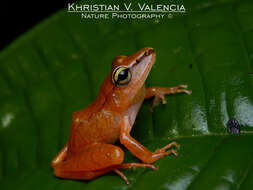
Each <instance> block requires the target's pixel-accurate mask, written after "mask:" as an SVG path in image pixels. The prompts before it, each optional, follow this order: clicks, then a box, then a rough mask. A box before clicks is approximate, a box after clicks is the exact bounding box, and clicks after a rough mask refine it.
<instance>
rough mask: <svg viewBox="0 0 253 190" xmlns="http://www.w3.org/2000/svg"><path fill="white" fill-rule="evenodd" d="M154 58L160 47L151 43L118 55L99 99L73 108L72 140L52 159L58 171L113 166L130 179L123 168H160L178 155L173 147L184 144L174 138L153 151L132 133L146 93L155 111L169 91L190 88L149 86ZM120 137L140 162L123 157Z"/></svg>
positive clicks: (74, 173)
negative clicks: (164, 159) (162, 161)
mask: <svg viewBox="0 0 253 190" xmlns="http://www.w3.org/2000/svg"><path fill="white" fill-rule="evenodd" d="M155 60H156V52H155V50H154V49H153V48H151V47H145V48H143V49H141V50H139V51H137V52H136V53H134V54H133V55H130V56H125V55H120V56H117V57H115V58H114V60H113V62H112V69H111V71H110V73H109V74H108V75H107V77H106V78H105V80H104V82H103V84H102V86H101V88H100V90H99V93H98V95H97V97H96V99H95V100H94V101H93V102H92V103H91V104H89V105H88V106H87V107H86V108H84V109H82V110H79V111H76V112H74V113H73V115H72V121H71V129H70V135H69V139H68V142H67V143H66V144H65V146H64V147H63V148H62V149H61V150H60V152H59V153H58V154H57V155H56V156H55V158H54V159H53V160H52V162H51V166H52V167H53V169H54V174H55V176H57V177H59V178H65V179H76V180H92V179H94V178H97V177H99V176H102V175H104V174H106V173H109V172H115V173H116V174H118V175H119V176H120V177H121V178H122V179H123V180H124V181H125V182H126V183H127V184H130V183H129V181H128V179H127V177H126V176H125V175H124V173H123V172H122V171H121V170H123V169H128V168H130V169H131V168H137V167H142V168H151V169H153V170H157V169H158V167H157V166H154V165H153V164H154V162H156V161H157V160H159V159H160V158H162V157H164V156H168V155H170V154H174V155H178V152H177V151H176V150H175V148H179V147H180V145H179V144H178V143H176V142H175V141H173V142H170V143H168V144H167V145H165V146H164V147H162V148H158V149H157V150H156V151H154V152H151V151H150V150H148V149H147V148H146V147H145V146H143V145H142V144H141V143H140V142H138V141H137V140H135V139H134V138H133V137H132V136H131V135H130V132H131V130H132V127H133V126H134V123H135V120H136V117H137V114H138V112H139V110H140V107H141V105H142V104H143V102H144V100H145V99H147V98H152V97H153V98H154V100H153V103H152V106H151V111H152V110H153V108H154V107H155V106H157V105H158V104H159V102H160V100H162V103H163V104H166V98H165V95H169V94H176V93H186V94H188V95H190V94H191V93H192V92H191V91H190V90H187V88H188V86H187V85H178V86H176V87H155V86H154V87H146V86H145V81H146V79H147V77H148V75H149V73H150V71H151V68H152V66H153V65H154V64H155ZM118 140H119V142H120V143H121V144H122V145H123V146H124V147H125V148H126V149H127V150H129V151H130V152H131V153H132V154H133V155H134V156H135V157H137V158H138V159H139V160H140V161H141V162H140V163H136V162H133V163H123V161H124V151H123V149H122V148H121V147H120V146H117V145H115V142H117V141H118ZM172 147H175V148H172Z"/></svg>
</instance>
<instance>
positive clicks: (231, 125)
mask: <svg viewBox="0 0 253 190" xmlns="http://www.w3.org/2000/svg"><path fill="white" fill-rule="evenodd" d="M227 129H228V131H229V133H231V134H239V133H240V124H239V122H238V121H237V120H236V119H230V120H229V121H228V123H227Z"/></svg>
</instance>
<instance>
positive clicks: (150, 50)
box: [145, 48, 155, 56]
mask: <svg viewBox="0 0 253 190" xmlns="http://www.w3.org/2000/svg"><path fill="white" fill-rule="evenodd" d="M154 52H155V50H154V49H153V48H151V49H148V50H147V51H145V56H149V55H151V54H152V53H154Z"/></svg>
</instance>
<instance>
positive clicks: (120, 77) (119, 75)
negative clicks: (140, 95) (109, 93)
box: [112, 66, 131, 86]
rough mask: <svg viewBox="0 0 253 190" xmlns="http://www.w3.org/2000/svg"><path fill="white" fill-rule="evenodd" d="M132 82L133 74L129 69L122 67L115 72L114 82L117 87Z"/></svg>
mask: <svg viewBox="0 0 253 190" xmlns="http://www.w3.org/2000/svg"><path fill="white" fill-rule="evenodd" d="M130 80H131V72H130V69H129V68H127V67H125V66H121V67H118V68H116V69H115V70H114V72H113V76H112V82H113V83H114V84H116V85H117V86H123V85H125V84H127V83H129V81H130Z"/></svg>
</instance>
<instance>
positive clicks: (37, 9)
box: [0, 0, 75, 50]
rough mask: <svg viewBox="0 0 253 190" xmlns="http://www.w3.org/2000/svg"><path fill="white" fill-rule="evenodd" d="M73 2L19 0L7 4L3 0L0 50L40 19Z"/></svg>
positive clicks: (70, 0)
mask: <svg viewBox="0 0 253 190" xmlns="http://www.w3.org/2000/svg"><path fill="white" fill-rule="evenodd" d="M73 2H75V0H58V1H57V0H52V1H48V0H47V1H46V0H42V1H27V0H19V1H18V0H17V1H11V2H10V3H9V2H8V4H7V5H4V4H2V2H1V5H2V6H1V14H2V15H1V26H0V29H1V35H0V50H1V49H3V48H5V47H6V46H7V45H9V44H10V43H11V42H12V41H13V40H15V39H16V38H17V37H19V36H20V35H22V34H23V33H24V32H26V31H28V30H29V29H30V28H31V27H33V26H34V25H36V24H37V23H39V22H40V21H42V20H44V19H45V18H47V17H48V16H50V15H52V14H54V13H55V12H56V11H58V10H59V9H61V8H64V7H67V5H68V3H73Z"/></svg>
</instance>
